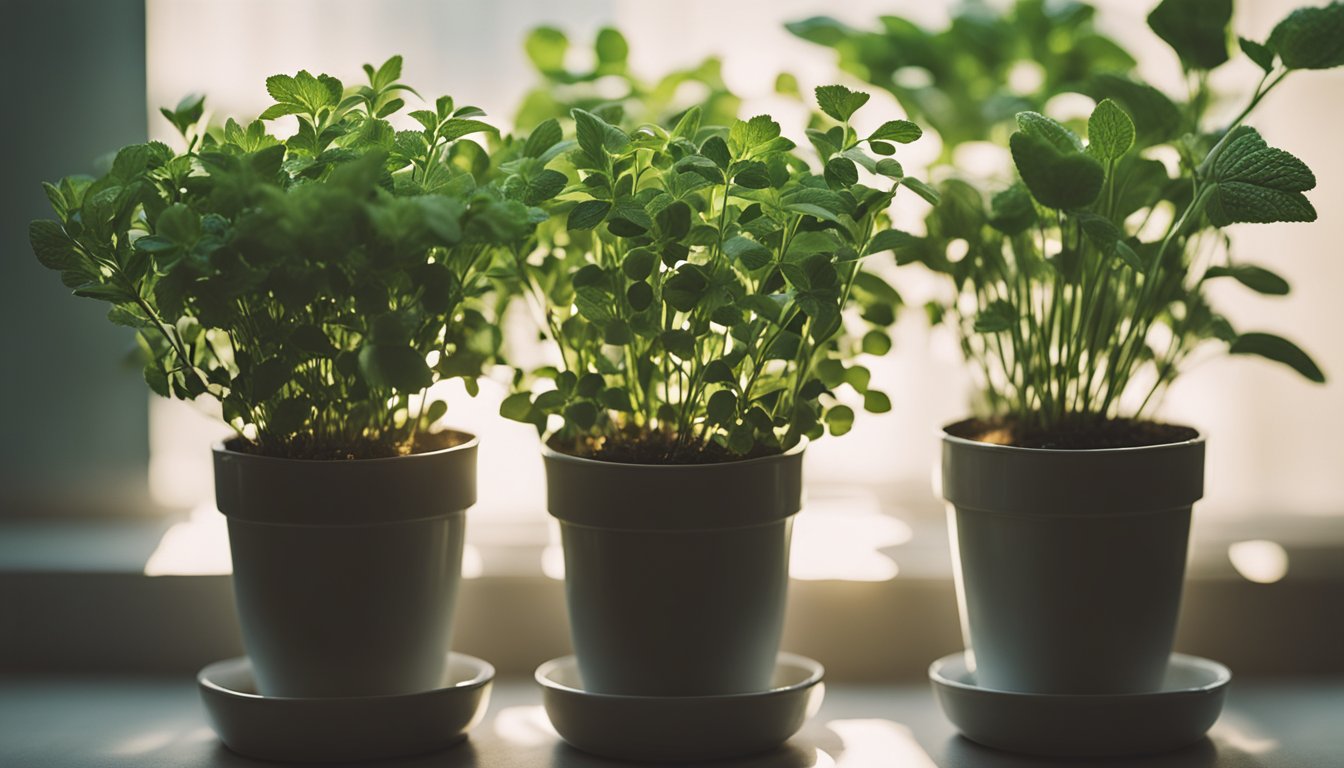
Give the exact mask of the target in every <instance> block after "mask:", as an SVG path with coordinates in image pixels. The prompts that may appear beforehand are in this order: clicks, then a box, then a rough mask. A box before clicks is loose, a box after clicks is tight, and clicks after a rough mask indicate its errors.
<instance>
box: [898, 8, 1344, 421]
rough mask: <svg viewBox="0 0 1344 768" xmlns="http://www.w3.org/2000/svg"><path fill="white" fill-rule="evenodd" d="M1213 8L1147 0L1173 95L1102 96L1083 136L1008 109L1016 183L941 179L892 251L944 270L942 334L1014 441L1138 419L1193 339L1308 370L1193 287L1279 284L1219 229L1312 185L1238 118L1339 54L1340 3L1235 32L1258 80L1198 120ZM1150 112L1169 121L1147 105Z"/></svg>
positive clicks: (1310, 366) (1306, 215)
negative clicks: (953, 340)
mask: <svg viewBox="0 0 1344 768" xmlns="http://www.w3.org/2000/svg"><path fill="white" fill-rule="evenodd" d="M1231 15H1232V14H1231V3H1230V2H1215V3H1207V2H1196V1H1194V0H1164V2H1162V3H1161V4H1160V5H1158V6H1157V8H1156V10H1154V11H1153V12H1152V14H1151V15H1150V16H1149V19H1148V20H1149V25H1150V26H1151V28H1152V29H1153V31H1154V32H1156V33H1157V34H1158V35H1159V36H1160V37H1161V38H1162V39H1163V40H1165V41H1166V42H1167V43H1169V44H1171V45H1172V47H1173V48H1175V50H1176V52H1177V53H1178V54H1179V55H1180V59H1181V62H1182V65H1183V67H1184V69H1185V72H1186V75H1187V78H1188V79H1189V81H1190V84H1191V94H1192V95H1191V98H1190V99H1189V100H1188V101H1184V102H1178V101H1175V100H1173V99H1170V98H1168V97H1166V96H1164V95H1161V94H1160V92H1158V91H1157V90H1156V89H1152V88H1147V89H1146V90H1145V91H1144V93H1146V94H1147V95H1146V96H1145V97H1144V98H1143V99H1142V100H1129V101H1127V102H1126V103H1124V104H1121V103H1120V102H1119V100H1112V99H1103V100H1101V101H1100V102H1099V103H1098V104H1097V105H1096V108H1095V110H1094V111H1093V112H1092V114H1091V117H1090V119H1089V120H1088V121H1087V125H1086V142H1084V141H1083V139H1081V138H1080V137H1079V136H1078V135H1077V134H1075V133H1074V132H1073V131H1072V130H1070V129H1069V128H1067V127H1066V126H1064V125H1062V124H1060V123H1059V122H1056V121H1054V120H1052V119H1050V118H1048V117H1046V116H1044V115H1041V114H1039V113H1037V112H1022V113H1020V114H1019V115H1018V116H1017V127H1018V130H1017V132H1015V133H1014V134H1013V135H1012V137H1011V140H1010V148H1011V153H1012V158H1013V161H1014V164H1015V165H1016V168H1017V171H1018V175H1019V177H1020V181H1019V182H1017V183H1015V184H1013V185H1012V186H1009V187H1007V188H1006V189H1000V190H999V191H997V192H995V193H994V194H992V195H989V196H986V195H984V194H983V193H982V191H981V190H980V189H979V188H977V187H974V186H972V185H970V184H967V183H964V182H957V183H953V184H949V185H945V186H944V187H943V188H942V192H943V194H942V197H941V199H940V201H939V203H938V204H937V206H935V208H934V209H933V211H932V212H931V213H930V215H929V218H928V221H927V224H928V232H927V233H926V234H925V235H923V236H914V235H909V236H906V237H905V238H904V239H903V241H902V242H901V243H900V244H899V245H898V247H897V248H896V249H895V251H896V255H897V258H898V261H900V262H902V263H906V262H919V263H922V264H924V265H926V266H927V267H929V268H930V269H933V270H935V271H936V272H940V273H943V274H945V275H947V276H948V277H949V278H950V279H951V281H952V283H953V285H954V287H955V289H956V295H955V296H954V297H953V299H952V300H951V301H949V302H947V303H946V304H934V305H931V306H930V307H929V309H930V312H931V314H932V315H933V317H934V319H935V320H937V319H940V318H943V317H946V318H947V319H948V321H949V322H951V323H952V324H953V325H954V326H955V327H956V328H957V329H958V331H959V332H960V337H961V340H962V346H963V349H964V351H965V354H966V356H967V358H968V359H969V360H971V361H973V362H974V363H975V365H976V366H977V369H978V372H979V375H980V384H981V386H982V390H983V395H984V401H983V402H982V403H981V404H980V405H981V411H982V413H983V414H984V415H986V416H991V417H996V418H997V419H998V420H1001V421H1006V422H1007V423H1008V426H1010V427H1012V428H1013V429H1015V430H1016V433H1017V435H1018V437H1019V438H1021V437H1022V435H1028V434H1031V433H1051V434H1055V435H1058V434H1059V433H1061V432H1066V431H1075V432H1076V431H1079V430H1082V431H1086V430H1096V429H1102V428H1104V427H1105V422H1106V421H1107V420H1108V419H1117V418H1120V419H1126V420H1136V419H1141V418H1142V417H1144V416H1145V414H1146V413H1147V412H1148V409H1149V408H1150V407H1151V406H1152V405H1153V403H1154V401H1155V400H1156V399H1157V398H1158V396H1160V394H1161V392H1162V391H1164V389H1165V388H1166V387H1168V386H1170V384H1171V383H1172V381H1173V380H1174V379H1175V378H1176V377H1177V376H1178V375H1179V374H1180V372H1181V370H1182V367H1183V364H1184V363H1185V362H1186V361H1187V359H1188V358H1189V357H1190V355H1191V353H1192V352H1193V351H1194V350H1195V349H1196V348H1198V347H1200V346H1202V345H1205V344H1206V343H1207V344H1210V345H1222V346H1223V348H1224V349H1225V350H1226V351H1228V352H1231V353H1232V354H1248V355H1257V356H1261V357H1265V358H1268V359H1270V360H1273V361H1276V362H1279V363H1283V364H1285V365H1287V366H1290V367H1291V368H1293V369H1294V370H1295V371H1297V372H1298V373H1299V374H1301V375H1302V376H1304V377H1306V378H1308V379H1310V380H1312V381H1316V382H1320V381H1323V380H1324V374H1323V373H1322V372H1321V370H1320V369H1319V368H1318V367H1317V365H1316V364H1315V363H1314V362H1313V361H1312V359H1311V358H1310V357H1309V356H1308V355H1307V353H1305V352H1304V351H1302V350H1301V349H1300V348H1299V347H1298V346H1297V345H1296V344H1293V343H1292V342H1290V341H1288V340H1287V339H1284V338H1281V337H1279V336H1276V335H1274V334H1270V333H1264V332H1259V331H1238V330H1236V329H1234V327H1233V324H1232V323H1231V322H1230V321H1229V320H1228V319H1227V318H1225V317H1223V316H1222V315H1220V314H1219V313H1218V312H1217V311H1216V310H1215V309H1214V307H1212V306H1211V305H1210V302H1209V300H1208V297H1207V296H1206V287H1207V286H1208V284H1209V282H1210V281H1216V280H1229V279H1230V280H1235V281H1237V282H1239V283H1241V284H1242V285H1243V286H1245V287H1247V288H1249V289H1251V290H1254V291H1257V292H1259V293H1263V294H1269V295H1283V294H1286V293H1288V290H1289V286H1288V284H1287V282H1286V281H1284V280H1283V279H1282V278H1281V277H1279V276H1278V275H1276V274H1274V273H1273V272H1271V271H1270V270H1268V269H1266V268H1264V267H1261V266H1257V265H1254V264H1250V263H1246V262H1242V261H1239V260H1235V259H1233V257H1232V251H1231V247H1230V240H1229V238H1228V235H1227V234H1226V233H1225V232H1224V231H1223V228H1224V227H1227V226H1228V225H1230V224H1234V223H1242V222H1246V223H1272V222H1305V221H1313V220H1315V218H1316V215H1317V214H1316V210H1315V208H1313V206H1312V205H1311V203H1310V202H1309V201H1308V200H1307V198H1306V196H1305V195H1304V194H1303V193H1304V192H1307V191H1309V190H1311V189H1312V188H1313V187H1314V186H1315V184H1316V179H1315V177H1314V175H1313V174H1312V172H1311V170H1310V169H1309V168H1308V167H1307V166H1306V165H1305V164H1304V163H1303V162H1302V161H1301V160H1299V159H1298V158H1296V157H1294V156H1293V155H1291V154H1290V153H1288V152H1286V151H1284V150H1281V149H1277V148H1274V147H1271V146H1269V145H1268V144H1267V143H1266V142H1265V140H1264V139H1263V138H1262V137H1261V136H1260V134H1259V133H1258V132H1257V131H1256V130H1255V129H1254V128H1252V127H1250V126H1249V125H1247V124H1246V122H1245V121H1246V119H1247V118H1248V117H1249V116H1250V115H1251V114H1252V112H1253V111H1254V110H1255V109H1256V107H1258V106H1259V105H1261V104H1262V103H1263V102H1264V100H1265V98H1266V97H1267V96H1268V95H1269V94H1270V93H1272V92H1273V90H1274V88H1275V87H1277V86H1278V85H1279V84H1280V83H1282V82H1283V80H1284V78H1286V77H1287V76H1288V75H1289V74H1291V73H1293V72H1295V71H1298V70H1303V69H1327V68H1331V67H1335V66H1339V65H1341V64H1344V5H1340V4H1339V3H1332V4H1331V5H1329V6H1326V7H1324V8H1306V9H1302V10H1298V11H1295V12H1294V13H1292V14H1291V15H1289V16H1288V17H1287V18H1285V19H1284V20H1283V21H1282V22H1280V23H1279V24H1278V26H1276V27H1275V28H1274V31H1273V33H1272V34H1271V35H1270V36H1269V38H1268V40H1266V41H1265V42H1264V43H1257V42H1254V41H1252V40H1247V39H1245V38H1241V39H1239V48H1240V49H1241V51H1242V52H1244V54H1245V55H1246V56H1247V57H1249V58H1250V59H1251V60H1252V61H1254V62H1255V63H1256V64H1257V65H1258V66H1259V67H1260V69H1261V70H1262V77H1261V78H1260V81H1259V83H1258V85H1257V86H1256V88H1255V90H1254V91H1253V93H1252V94H1251V95H1250V97H1249V99H1248V100H1247V102H1246V103H1245V105H1244V108H1243V109H1241V110H1240V112H1239V113H1238V114H1237V115H1236V116H1235V117H1234V118H1233V119H1232V121H1231V122H1230V123H1227V124H1225V125H1218V126H1214V127H1203V126H1205V123H1206V122H1207V114H1206V113H1207V109H1208V106H1209V104H1210V103H1211V102H1212V101H1213V96H1214V94H1212V93H1211V92H1210V91H1209V86H1208V82H1209V72H1210V70H1212V69H1214V68H1217V67H1219V66H1221V65H1222V64H1224V63H1225V62H1226V61H1228V59H1229V51H1228V47H1229V46H1228V38H1229V31H1228V26H1229V24H1230V22H1231ZM1168 113H1175V114H1176V115H1178V119H1176V120H1166V119H1165V118H1164V119H1162V120H1160V121H1154V120H1152V119H1151V118H1152V117H1153V115H1154V114H1156V115H1165V114H1168ZM1145 126H1147V129H1145ZM1157 127H1161V128H1162V129H1161V130H1157ZM1186 127H1189V128H1190V130H1186V129H1185V128H1186ZM1159 146H1165V147H1170V148H1173V149H1174V150H1175V153H1176V155H1177V156H1178V158H1179V161H1178V162H1177V163H1176V166H1175V167H1174V168H1168V167H1167V166H1166V165H1164V164H1163V163H1162V162H1161V161H1160V160H1159V159H1156V158H1155V157H1152V156H1151V150H1152V149H1153V148H1156V147H1159ZM1173 171H1174V173H1173ZM958 251H961V252H962V254H958V253H957V252H958ZM963 254H964V255H963ZM958 256H959V258H958Z"/></svg>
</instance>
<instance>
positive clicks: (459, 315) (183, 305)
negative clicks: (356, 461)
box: [29, 57, 544, 458]
mask: <svg viewBox="0 0 1344 768" xmlns="http://www.w3.org/2000/svg"><path fill="white" fill-rule="evenodd" d="M401 64H402V62H401V58H400V57H393V58H392V59H390V60H388V61H387V62H385V63H384V64H383V65H382V66H380V67H378V68H377V69H374V68H373V67H371V66H368V65H366V66H365V67H364V71H365V74H366V76H367V80H368V82H367V84H365V85H361V86H358V87H352V88H347V87H346V86H345V85H344V84H342V83H341V82H340V81H339V80H337V79H336V78H334V77H331V76H328V75H318V76H314V75H312V74H310V73H308V72H306V71H301V72H299V73H297V74H295V75H292V76H290V75H275V76H273V77H270V78H268V79H267V81H266V89H267V91H268V92H269V93H270V95H271V96H272V98H274V100H275V103H274V104H273V105H272V106H270V107H269V108H267V109H266V110H265V112H263V113H262V114H261V116H260V117H259V118H258V119H257V120H255V121H252V122H250V123H247V124H240V123H238V122H235V121H234V120H233V119H229V120H228V121H226V122H225V123H224V125H223V126H222V127H209V126H207V124H206V123H205V122H204V121H203V119H202V118H203V115H204V101H203V99H202V98H200V97H191V98H188V99H186V100H184V101H183V102H182V103H181V104H179V105H178V106H177V108H176V109H172V110H169V109H165V110H163V114H164V116H165V117H166V118H167V119H168V120H169V121H170V122H172V124H173V125H174V126H175V127H176V128H177V130H178V131H179V132H180V133H181V135H182V138H183V140H184V142H185V150H184V151H181V152H175V151H173V150H172V149H170V148H169V147H168V146H166V145H164V144H162V143H158V142H151V143H148V144H136V145H132V146H128V147H125V148H123V149H122V150H121V151H120V152H118V153H117V155H116V160H115V161H114V162H113V163H112V167H111V170H110V171H109V172H108V173H106V174H105V175H103V176H101V177H99V178H89V177H84V176H73V177H69V178H66V179H63V180H61V181H60V182H59V183H57V184H47V185H46V190H47V195H48V197H49V198H50V200H51V205H52V207H53V209H54V211H55V213H56V219H55V220H40V221H34V222H33V223H32V225H31V226H30V230H29V232H30V237H31V241H32V245H33V250H34V251H35V253H36V254H37V257H38V259H39V260H40V261H41V263H42V264H44V265H45V266H47V267H49V268H51V269H53V270H57V271H59V272H60V275H61V279H62V280H63V281H64V283H65V284H66V285H67V286H68V287H70V288H72V289H73V290H74V293H75V294H76V295H78V296H84V297H88V298H93V299H98V300H101V301H105V302H108V303H109V304H111V309H110V311H109V313H108V317H109V319H110V320H112V321H113V322H115V323H119V324H122V325H126V326H130V327H132V328H134V329H136V331H137V339H138V342H139V345H140V348H141V349H142V350H143V352H144V354H145V356H146V359H147V361H146V364H145V380H146V381H147V382H148V384H149V386H150V388H151V389H152V390H153V391H154V392H156V393H158V394H160V395H164V396H173V397H178V398H183V399H194V398H197V397H201V396H207V397H211V398H214V399H216V400H218V401H219V402H220V403H221V404H222V408H223V416H224V420H225V421H227V422H228V423H229V424H230V425H231V426H232V427H234V428H235V429H236V430H237V431H238V433H239V435H240V436H241V437H243V438H244V439H245V444H246V445H248V446H249V447H250V449H251V450H255V451H258V452H261V453H264V454H267V455H274V456H287V457H301V458H338V457H341V458H344V457H357V458H363V457H373V456H389V455H396V454H398V453H403V452H407V451H409V450H412V448H413V444H414V441H415V439H416V437H417V433H418V432H422V430H424V429H425V428H427V427H428V426H429V425H430V424H432V423H433V422H435V421H437V420H438V419H439V418H440V417H442V416H443V414H444V412H445V410H446V407H447V406H446V404H445V403H444V402H442V401H433V402H429V401H428V400H427V399H426V398H419V402H415V398H416V396H417V395H419V394H420V393H422V392H423V390H425V388H426V387H428V386H430V385H431V384H433V383H434V382H435V381H439V380H441V379H446V378H451V377H462V378H463V379H464V380H465V381H466V383H467V385H468V388H469V389H470V388H473V387H474V386H475V378H476V377H477V376H478V375H479V374H480V373H481V371H482V368H483V366H486V365H488V364H490V363H491V362H492V361H493V360H494V359H495V357H496V354H497V351H498V349H499V344H500V334H499V330H498V328H497V325H496V324H495V322H494V321H493V319H492V318H491V317H490V309H489V306H488V303H487V302H486V301H485V298H484V294H485V292H486V291H487V289H488V288H489V282H488V280H487V278H486V273H487V271H488V270H489V267H490V265H491V262H492V260H493V259H494V258H496V254H507V253H508V252H509V247H511V246H513V245H514V244H515V243H518V242H521V241H523V240H525V239H526V238H528V237H529V236H530V233H531V230H532V228H533V226H534V224H535V221H536V220H538V218H544V214H542V215H541V216H540V217H538V216H537V213H538V212H537V211H536V210H535V209H533V210H529V208H528V205H527V204H526V203H525V202H523V198H524V197H525V196H510V195H507V194H506V193H504V192H503V191H502V190H500V189H498V188H496V187H495V186H492V185H491V184H489V183H487V182H488V179H489V177H490V175H491V166H490V158H489V156H488V155H487V153H486V151H485V150H484V149H483V148H482V146H481V145H479V144H477V143H475V142H473V141H472V140H470V139H466V138H464V137H467V136H472V135H477V136H479V135H481V134H487V135H488V134H490V133H492V132H493V131H494V130H495V129H493V128H492V127H491V126H490V125H489V124H487V123H485V122H482V121H480V120H478V119H476V118H478V117H479V116H480V115H481V111H480V110H479V109H476V108H474V107H469V106H464V107H455V105H454V104H453V100H452V99H451V98H449V97H447V96H445V97H442V98H439V99H437V100H436V101H435V102H434V103H433V104H432V105H431V107H432V108H427V109H421V110H416V111H413V112H411V113H410V117H411V118H412V119H414V120H415V121H416V122H418V123H419V124H420V126H421V130H403V131H396V130H394V129H393V127H392V125H391V124H390V123H389V122H388V121H387V119H386V118H387V117H389V116H390V115H392V114H394V113H396V112H398V111H400V110H401V109H403V107H404V106H405V101H404V99H405V98H406V97H407V96H408V95H414V91H412V90H411V89H410V88H409V87H408V86H406V85H405V84H403V83H402V82H401V79H400V78H401ZM291 115H292V116H294V118H295V119H296V121H297V125H298V130H297V132H295V133H294V134H293V135H291V136H289V137H288V138H284V139H281V138H278V137H277V136H276V135H273V134H272V133H271V132H270V131H269V130H268V128H267V125H266V122H267V121H270V120H275V119H277V118H282V117H285V116H291ZM503 258H507V255H505V256H503Z"/></svg>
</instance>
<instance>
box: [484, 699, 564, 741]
mask: <svg viewBox="0 0 1344 768" xmlns="http://www.w3.org/2000/svg"><path fill="white" fill-rule="evenodd" d="M494 730H495V735H496V736H498V737H499V738H501V739H503V740H504V741H507V742H508V743H510V744H516V745H518V746H521V747H536V746H540V745H542V744H550V743H553V742H554V741H555V740H556V739H557V738H559V734H557V733H556V732H555V728H553V727H551V721H550V719H549V718H547V717H546V710H545V709H543V708H542V707H541V706H539V705H532V706H519V707H505V708H503V709H501V710H499V714H497V715H495V722H494Z"/></svg>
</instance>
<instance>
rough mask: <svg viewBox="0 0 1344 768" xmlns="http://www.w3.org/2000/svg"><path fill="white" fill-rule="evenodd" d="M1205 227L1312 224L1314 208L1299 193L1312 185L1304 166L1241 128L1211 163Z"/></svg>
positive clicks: (1307, 170)
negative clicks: (1296, 222) (1238, 224)
mask: <svg viewBox="0 0 1344 768" xmlns="http://www.w3.org/2000/svg"><path fill="white" fill-rule="evenodd" d="M1209 176H1210V179H1211V181H1213V186H1212V192H1211V195H1210V198H1209V202H1208V205H1207V207H1206V209H1205V210H1206V212H1207V214H1208V217H1209V221H1210V223H1212V224H1213V225H1214V226H1216V227H1225V226H1227V225H1228V224H1232V223H1236V222H1254V223H1269V222H1277V221H1315V220H1316V209H1315V208H1313V207H1312V205H1311V203H1310V202H1309V201H1308V200H1307V198H1306V196H1305V195H1303V194H1302V193H1303V192H1305V191H1307V190H1310V189H1312V188H1314V187H1315V186H1316V176H1315V174H1313V173H1312V172H1311V169H1310V168H1308V167H1307V165H1306V163H1303V162H1302V161H1301V160H1299V159H1297V158H1296V157H1294V156H1293V155H1291V154H1289V153H1288V152H1285V151H1283V150H1281V149H1275V148H1274V147H1270V146H1269V145H1267V144H1266V143H1265V140H1264V139H1263V138H1261V137H1260V134H1259V133H1257V132H1256V130H1255V129H1254V128H1251V127H1249V126H1242V127H1241V128H1238V129H1237V132H1236V133H1235V134H1234V135H1233V136H1232V138H1231V140H1230V141H1228V143H1227V144H1226V146H1224V147H1223V150H1222V152H1221V153H1220V154H1218V155H1217V156H1216V157H1215V158H1214V161H1213V167H1212V170H1211V171H1210V174H1209Z"/></svg>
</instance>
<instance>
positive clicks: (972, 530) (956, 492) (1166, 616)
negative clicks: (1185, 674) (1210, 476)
mask: <svg viewBox="0 0 1344 768" xmlns="http://www.w3.org/2000/svg"><path fill="white" fill-rule="evenodd" d="M1203 495H1204V438H1203V437H1202V436H1199V437H1196V438H1194V439H1192V440H1189V441H1186V442H1180V443H1170V444H1166V445H1154V446H1145V447H1139V448H1114V449H1098V450H1054V449H1031V448H1017V447H1012V446H1003V445H993V444H989V443H981V442H975V441H972V440H966V439H963V438H959V437H954V436H952V435H949V434H946V433H944V435H943V497H944V498H945V499H947V501H948V502H949V505H948V516H949V519H948V526H949V530H950V532H951V537H952V557H953V560H954V565H955V570H956V579H957V596H958V600H959V602H960V604H961V605H960V608H961V619H962V626H963V629H964V631H965V633H966V636H967V638H968V641H969V644H970V646H971V649H972V651H974V656H975V666H976V669H975V677H976V682H977V684H978V685H981V686H984V687H986V688H991V689H996V690H1004V691H1020V692H1027V693H1061V694H1094V693H1143V692H1148V691H1155V690H1157V689H1158V688H1160V687H1161V683H1162V677H1163V673H1164V672H1165V670H1166V668H1167V662H1168V658H1169V656H1170V654H1171V647H1172V642H1173V638H1174V636H1175V633H1176V615H1177V611H1178V609H1179V607H1180V600H1181V583H1182V580H1183V578H1184V575H1185V559H1186V546H1187V540H1188V536H1189V530H1190V510H1191V507H1192V506H1193V504H1194V502H1195V501H1196V500H1198V499H1199V498H1200V497H1201V496H1203Z"/></svg>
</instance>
